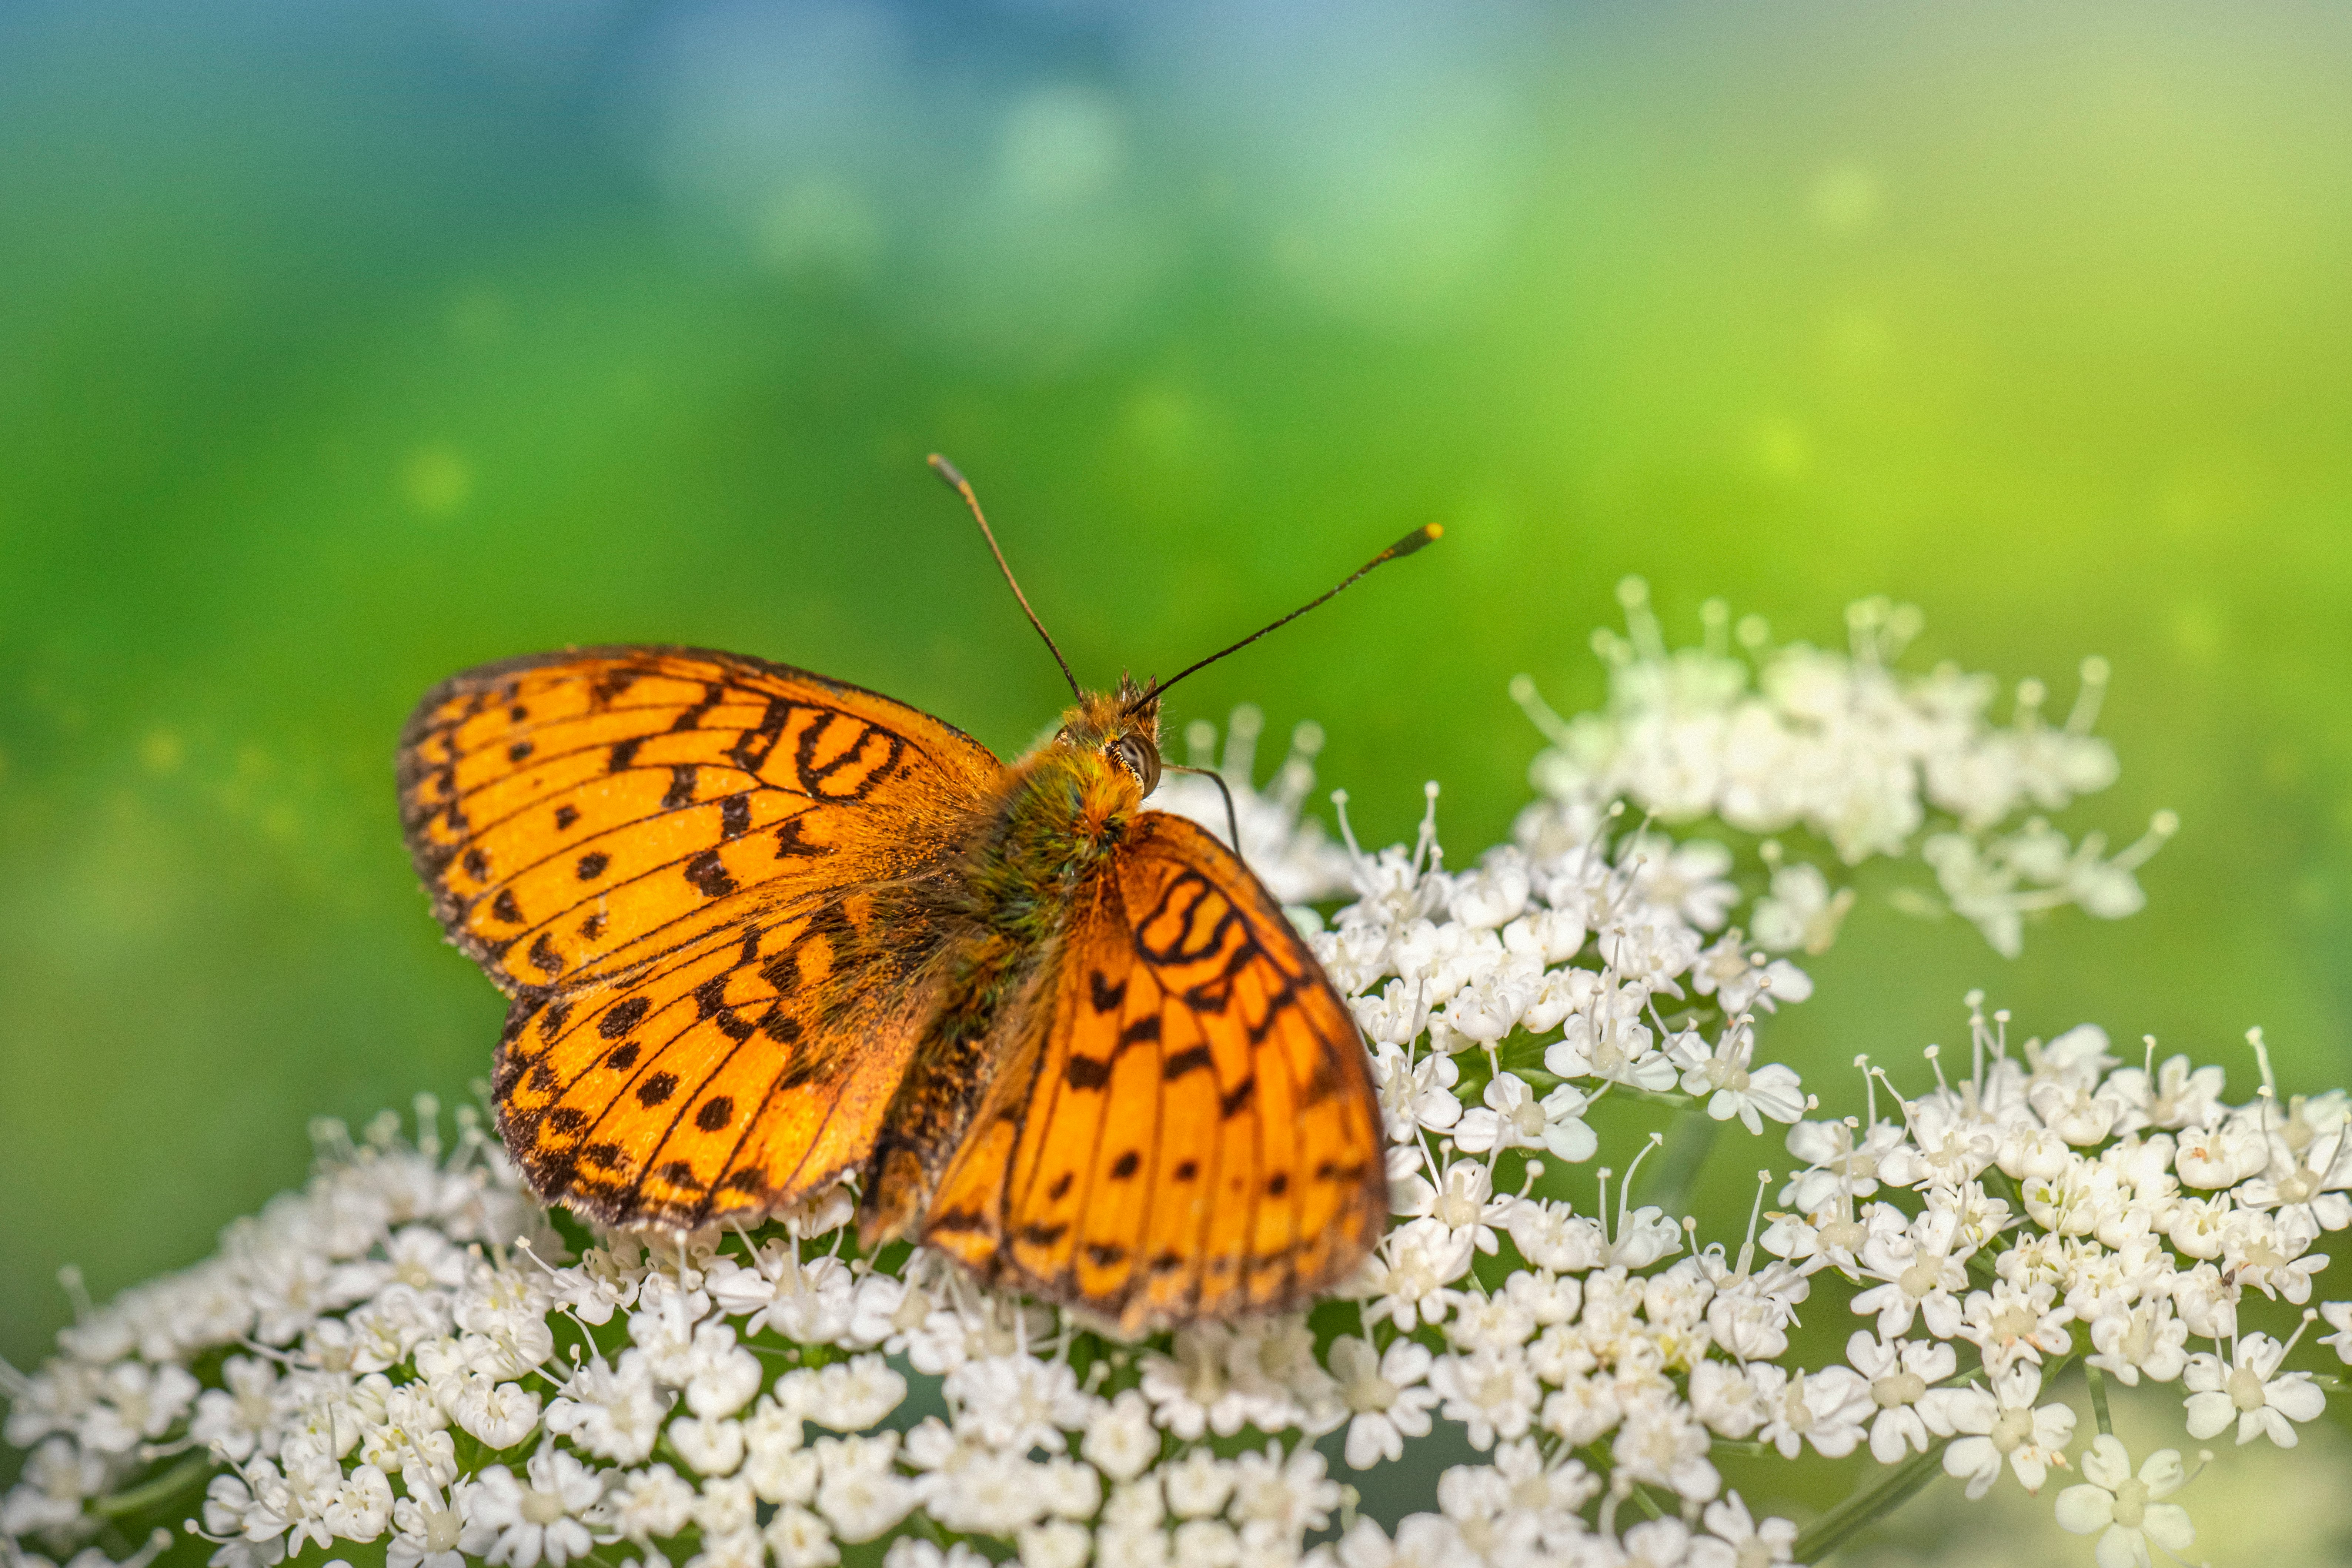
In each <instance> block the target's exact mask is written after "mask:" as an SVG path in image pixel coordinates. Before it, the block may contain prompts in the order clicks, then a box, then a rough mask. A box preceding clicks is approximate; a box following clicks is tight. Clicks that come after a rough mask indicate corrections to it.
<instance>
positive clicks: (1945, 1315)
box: [1853, 1203, 1974, 1339]
mask: <svg viewBox="0 0 2352 1568" xmlns="http://www.w3.org/2000/svg"><path fill="white" fill-rule="evenodd" d="M1890 1212H1891V1211H1890ZM1895 1219H1896V1220H1897V1221H1899V1220H1900V1219H1901V1216H1900V1215H1895ZM1973 1250H1974V1248H1972V1247H1969V1246H1967V1245H1966V1244H1965V1243H1964V1242H1963V1241H1962V1239H1961V1237H1960V1216H1959V1215H1958V1211H1957V1210H1955V1209H1953V1208H1950V1207H1948V1206H1939V1205H1935V1204H1933V1203H1931V1204H1930V1206H1929V1207H1928V1208H1927V1210H1926V1211H1925V1212H1923V1213H1921V1214H1920V1215H1917V1216H1916V1217H1914V1218H1913V1219H1912V1220H1911V1221H1910V1223H1909V1224H1907V1225H1904V1226H1901V1228H1899V1229H1898V1228H1895V1226H1885V1227H1884V1228H1876V1227H1874V1229H1873V1230H1872V1232H1871V1237H1870V1239H1869V1240H1868V1241H1866V1242H1864V1244H1863V1248H1862V1259H1861V1261H1862V1272H1863V1274H1864V1277H1866V1278H1868V1279H1876V1280H1879V1281H1881V1283H1880V1284H1877V1285H1874V1286H1873V1287H1872V1288H1871V1289H1867V1290H1864V1291H1863V1292H1862V1293H1861V1294H1860V1295H1858V1296H1856V1297H1855V1298H1854V1299H1853V1310H1855V1311H1857V1312H1875V1313H1877V1314H1878V1331H1879V1333H1880V1335H1881V1336H1882V1337H1884V1338H1886V1339H1893V1338H1895V1336H1896V1335H1898V1334H1902V1333H1905V1332H1907V1331H1909V1329H1910V1327H1911V1320H1912V1317H1913V1315H1914V1314H1915V1313H1918V1312H1921V1311H1924V1312H1925V1313H1926V1315H1927V1328H1928V1331H1929V1332H1931V1333H1933V1334H1934V1335H1935V1336H1936V1337H1937V1339H1949V1338H1951V1337H1952V1335H1953V1334H1955V1333H1957V1332H1958V1331H1959V1327H1960V1314H1961V1309H1960V1303H1959V1301H1958V1300H1956V1299H1955V1298H1954V1297H1953V1295H1952V1292H1953V1291H1955V1290H1960V1289H1967V1287H1968V1282H1969V1271H1968V1268H1967V1267H1966V1265H1967V1261H1968V1258H1969V1254H1970V1253H1971V1252H1972V1251H1973Z"/></svg>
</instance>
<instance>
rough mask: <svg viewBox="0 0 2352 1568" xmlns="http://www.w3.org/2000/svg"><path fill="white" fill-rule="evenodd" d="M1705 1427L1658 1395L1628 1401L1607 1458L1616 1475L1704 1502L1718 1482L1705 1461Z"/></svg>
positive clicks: (1677, 1406) (1713, 1494) (1707, 1441)
mask: <svg viewBox="0 0 2352 1568" xmlns="http://www.w3.org/2000/svg"><path fill="white" fill-rule="evenodd" d="M1708 1444H1709V1438H1708V1436H1707V1430H1706V1427H1704V1426H1700V1425H1699V1424H1698V1423H1697V1422H1696V1421H1694V1420H1692V1419H1691V1418H1690V1414H1689V1412H1688V1410H1687V1409H1686V1408H1685V1407H1684V1406H1682V1405H1679V1404H1677V1403H1676V1402H1675V1401H1674V1400H1672V1399H1670V1398H1666V1397H1664V1396H1663V1395H1659V1394H1650V1395H1648V1396H1646V1397H1643V1398H1638V1399H1633V1400H1629V1401H1628V1402H1627V1403H1626V1406H1625V1416H1624V1419H1623V1421H1622V1422H1621V1423H1620V1424H1619V1425H1618V1427H1617V1438H1616V1441H1615V1442H1614V1443H1612V1445H1611V1446H1610V1450H1609V1456H1610V1458H1612V1459H1614V1460H1615V1461H1616V1462H1617V1473H1618V1474H1620V1475H1622V1476H1628V1477H1631V1478H1632V1479H1634V1480H1636V1481H1641V1482H1644V1483H1646V1484H1648V1485H1650V1486H1657V1487H1665V1488H1668V1489H1671V1490H1673V1491H1675V1492H1677V1493H1679V1494H1681V1495H1682V1496H1683V1497H1685V1498H1686V1499H1688V1500H1691V1501H1693V1502H1705V1501H1706V1500H1708V1499H1709V1498H1712V1497H1713V1496H1715V1494H1716V1492H1717V1489H1720V1487H1721V1486H1722V1484H1723V1483H1722V1480H1721V1478H1720V1477H1719V1476H1717V1473H1716V1468H1715V1466H1714V1465H1713V1464H1712V1463H1710V1462H1709V1461H1708V1459H1707V1448H1708Z"/></svg>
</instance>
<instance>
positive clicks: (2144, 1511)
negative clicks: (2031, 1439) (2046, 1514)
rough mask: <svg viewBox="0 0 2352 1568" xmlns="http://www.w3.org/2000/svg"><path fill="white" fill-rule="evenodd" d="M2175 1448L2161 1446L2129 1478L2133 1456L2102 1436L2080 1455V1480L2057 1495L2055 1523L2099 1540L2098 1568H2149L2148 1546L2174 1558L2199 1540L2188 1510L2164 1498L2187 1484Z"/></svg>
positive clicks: (2109, 1437) (2114, 1441)
mask: <svg viewBox="0 0 2352 1568" xmlns="http://www.w3.org/2000/svg"><path fill="white" fill-rule="evenodd" d="M2187 1480H2188V1477H2187V1475H2186V1473H2185V1472H2184V1471H2183V1469H2182V1468H2181V1463H2180V1454H2179V1450H2177V1449H2173V1448H2159V1449H2158V1450H2157V1451H2156V1452H2155V1453H2153V1454H2151V1455H2149V1456H2148V1458H2147V1463H2146V1464H2144V1465H2142V1466H2141V1467H2140V1468H2139V1473H2138V1474H2137V1475H2134V1474H2132V1468H2131V1455H2130V1454H2129V1453H2128V1452H2126V1449H2125V1448H2124V1446H2123V1444H2122V1443H2121V1442H2119V1441H2118V1440H2116V1438H2114V1437H2112V1436H2107V1435H2106V1434H2105V1433H2101V1434H2100V1435H2099V1436H2096V1437H2094V1438H2092V1439H2091V1447H2090V1448H2089V1450H2088V1451H2087V1452H2085V1453H2084V1456H2083V1480H2082V1483H2081V1484H2080V1485H2077V1486H2071V1487H2068V1488H2067V1489H2065V1490H2064V1491H2062V1492H2060V1493H2059V1494H2058V1523H2059V1525H2060V1527H2061V1528H2063V1529H2065V1530H2070V1531H2074V1533H2075V1534H2076V1535H2096V1536H2098V1538H2099V1544H2098V1562H2099V1568H2148V1564H2149V1563H2150V1557H2149V1554H2148V1550H2147V1548H2148V1542H2155V1543H2156V1544H2157V1545H2158V1546H2161V1547H2163V1548H2164V1549H2165V1551H2167V1552H2171V1553H2173V1554H2174V1555H2175V1556H2176V1557H2177V1556H2178V1555H2179V1553H2180V1552H2185V1551H2187V1550H2188V1549H2189V1543H2190V1542H2194V1541H2195V1540H2196V1539H2197V1530H2196V1527H2195V1526H2193V1525H2191V1524H2190V1523H2189V1510H2186V1509H2184V1508H2182V1507H2181V1506H2180V1505H2179V1504H2178V1503H2169V1502H2166V1501H2164V1499H2165V1498H2168V1497H2170V1496H2171V1495H2172V1494H2173V1493H2174V1492H2177V1491H2179V1489H2181V1487H2182V1486H2183V1485H2185V1484H2186V1482H2187Z"/></svg>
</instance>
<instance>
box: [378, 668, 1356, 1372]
mask: <svg viewBox="0 0 2352 1568" xmlns="http://www.w3.org/2000/svg"><path fill="white" fill-rule="evenodd" d="M1157 742H1158V705H1157V700H1156V698H1154V697H1151V696H1150V695H1147V694H1143V693H1139V692H1138V691H1137V690H1135V689H1133V688H1132V687H1129V686H1125V685H1123V686H1122V688H1121V689H1120V690H1119V691H1118V692H1116V693H1097V694H1092V695H1088V696H1085V697H1082V698H1081V700H1079V702H1078V703H1077V705H1076V706H1075V707H1073V708H1072V709H1070V710H1068V712H1067V713H1066V715H1065V716H1064V720H1063V723H1062V726H1061V729H1060V730H1059V731H1057V732H1056V733H1055V736H1054V737H1053V738H1052V739H1050V740H1049V741H1047V742H1045V744H1043V745H1041V746H1039V747H1038V748H1036V749H1035V750H1034V751H1033V752H1030V753H1029V754H1028V755H1026V756H1024V757H1023V758H1021V759H1020V760H1019V761H1018V762H1016V763H1013V764H1011V765H1009V766H1008V765H1007V764H1005V763H1002V762H1000V761H999V760H998V759H997V758H996V757H995V756H994V755H992V753H991V752H989V751H988V750H987V748H985V747H983V746H982V745H981V744H980V743H979V742H977V741H974V740H972V739H971V737H970V736H968V735H966V734H964V733H963V732H962V731H959V730H956V729H954V728H953V727H951V726H950V725H947V724H945V723H942V722H940V721H939V720H937V719H934V718H931V717H930V716H929V715H927V714H925V713H922V712H920V711H919V710H915V709H912V708H909V707H908V706H906V705H905V704H902V703H898V702H895V701H892V700H890V699H888V698H886V697H882V696H879V695H877V694H876V693H874V692H870V691H866V690H864V689H860V688H857V687H855V686H850V685H846V684H845V683H843V682H839V681H834V680H828V679H824V678H823V677H821V676H816V675H812V674H809V673H807V672H805V671H803V670H797V669H792V668H786V667H784V666H781V665H773V664H768V663H765V662H763V661H761V660H758V659H752V658H742V657H739V656H735V655H730V654H720V653H709V652H704V651H700V650H695V649H684V648H649V647H620V648H592V649H586V650H581V651H576V652H566V653H562V654H550V655H542V656H539V657H535V658H525V659H519V660H513V661H510V662H508V663H504V664H496V665H488V666H485V667H483V668H479V669H475V670H470V671H468V672H467V673H465V674H463V675H459V676H457V677H456V678H455V679H451V680H449V681H447V682H446V683H444V684H443V685H442V686H441V687H439V688H438V689H436V690H434V691H433V692H432V693H430V694H429V695H428V696H427V697H426V698H425V700H424V702H423V703H422V704H421V705H420V706H419V707H418V709H417V710H416V712H415V716H414V717H413V718H412V719H411V721H410V722H409V725H408V728H407V730H406V731H405V732H404V736H403V738H402V742H401V749H400V758H399V778H400V797H401V807H402V815H403V820H404V826H405V828H406V832H407V837H408V843H409V847H410V849H411V852H412V854H413V856H414V858H415V862H416V866H417V869H418V872H419V874H420V875H421V876H422V877H423V879H424V881H425V887H426V889H427V890H428V891H429V893H430V894H431V896H432V899H433V904H434V910H435V912H436V914H437V915H438V916H439V917H440V919H441V921H442V922H443V924H444V925H445V926H446V929H447V931H448V932H449V935H450V937H451V939H452V940H453V941H454V942H456V943H457V945H458V946H459V947H460V948H461V949H463V950H464V951H465V952H467V954H468V956H470V957H472V958H473V959H474V960H475V961H476V962H477V963H480V964H481V966H482V967H483V969H484V970H485V971H486V972H487V973H488V974H489V976H490V978H491V980H492V981H493V982H495V983H496V984H498V985H499V988H500V989H501V990H502V991H504V992H505V993H506V994H507V995H508V996H509V998H510V1001H511V1005H510V1007H509V1013H508V1017H507V1023H506V1027H505V1030H504V1033H503V1036H502V1037H501V1039H500V1042H499V1048H498V1056H497V1066H496V1071H495V1074H494V1078H493V1096H494V1100H495V1103H496V1108H497V1113H498V1121H499V1131H500V1133H501V1134H502V1135H503V1137H504V1138H505V1141H506V1143H507V1147H508V1148H509V1151H510V1152H512V1153H513V1155H514V1157H515V1159H516V1161H517V1162H518V1163H519V1164H520V1167H521V1168H522V1170H523V1171H524V1173H526V1174H527V1175H528V1176H529V1178H530V1182H531V1184H532V1185H533V1186H534V1187H535V1188H536V1189H537V1190H538V1191H539V1192H540V1194H541V1195H542V1196H544V1197H546V1198H548V1199H549V1200H551V1201H560V1202H562V1203H564V1204H567V1205H571V1206H572V1207H574V1208H577V1209H579V1210H581V1211H582V1212H583V1213H585V1214H588V1215H593V1217H595V1218H596V1219H598V1220H600V1221H602V1222H604V1223H605V1224H609V1225H615V1226H650V1227H656V1228H661V1229H667V1230H677V1231H683V1230H690V1229H694V1228H698V1227H700V1226H705V1225H709V1224H712V1223H714V1222H721V1221H733V1222H744V1223H749V1222H752V1221H755V1220H757V1219H758V1218H759V1217H761V1216H762V1215H767V1214H769V1213H771V1212H773V1211H776V1210H780V1209H782V1208H785V1207H787V1206H789V1205H793V1204H795V1203H798V1202H801V1201H803V1200H804V1199H806V1198H808V1197H810V1196H812V1195H814V1194H821V1193H823V1192H824V1191H826V1190H827V1189H829V1188H830V1187H832V1186H833V1185H834V1184H835V1183H837V1182H839V1181H841V1180H842V1179H843V1178H844V1177H845V1176H852V1175H855V1176H856V1177H858V1178H859V1186H860V1192H861V1197H862V1201H861V1206H860V1213H859V1226H860V1233H861V1237H863V1239H864V1240H865V1241H866V1244H867V1245H869V1246H872V1245H878V1244H879V1243H881V1242H882V1241H885V1240H888V1239H890V1238H893V1237H899V1236H908V1237H914V1238H917V1239H919V1240H921V1241H923V1242H925V1243H927V1244H929V1245H930V1246H933V1247H938V1248H939V1249H940V1250H942V1251H944V1252H946V1253H947V1254H949V1255H950V1256H951V1257H953V1258H956V1259H957V1260H959V1261H960V1262H961V1263H962V1264H963V1265H964V1266H965V1267H967V1268H970V1269H971V1270H972V1271H973V1272H974V1273H975V1274H977V1275H978V1276H980V1277H981V1278H982V1279H987V1280H989V1281H992V1282H994V1283H999V1284H1003V1285H1006V1286H1011V1287H1014V1288H1018V1289H1025V1290H1028V1291H1031V1292H1033V1293H1034V1294H1036V1295H1038V1296H1040V1297H1043V1298H1045V1299H1047V1300H1055V1301H1060V1302H1064V1303H1066V1304H1070V1305H1073V1306H1079V1307H1084V1308H1087V1309H1089V1310H1094V1311H1097V1312H1100V1313H1103V1314H1106V1315H1108V1316H1111V1317H1115V1318H1118V1320H1119V1321H1121V1322H1122V1323H1123V1324H1124V1325H1126V1326H1127V1327H1128V1328H1129V1329H1139V1328H1143V1327H1147V1326H1154V1325H1163V1324H1169V1323H1177V1322H1182V1321H1189V1320H1192V1319H1194V1318H1199V1317H1213V1316H1231V1315H1235V1314H1240V1313H1248V1312H1261V1311H1270V1310H1279V1309H1281V1308H1284V1307H1286V1306H1290V1305H1293V1304H1295V1303H1297V1302H1298V1301H1300V1300H1303V1299H1304V1298H1305V1297H1307V1296H1308V1295H1311V1294H1313V1293H1314V1292H1315V1291H1317V1290H1318V1289H1324V1288H1327V1287H1328V1286H1329V1285H1331V1284H1333V1283H1334V1282H1336V1281H1337V1280H1339V1279H1341V1278H1342V1277H1344V1276H1345V1275H1346V1274H1348V1273H1349V1272H1350V1271H1351V1270H1352V1269H1353V1268H1355V1266H1356V1265H1357V1264H1358V1263H1359V1262H1360V1260H1361V1259H1362V1258H1363V1257H1364V1256H1365V1254H1366V1253H1367V1252H1368V1251H1369V1250H1370V1247H1371V1245H1372V1243H1373V1242H1374V1241H1375V1240H1376V1239H1377V1238H1378V1237H1379V1234H1380V1231H1381V1225H1382V1224H1383V1221H1384V1218H1385V1215H1386V1212H1387V1202H1386V1184H1385V1178H1384V1174H1383V1170H1382V1164H1381V1152H1382V1148H1383V1144H1382V1140H1381V1120H1380V1110H1379V1105H1378V1101H1377V1099H1376V1097H1375V1095H1374V1092H1373V1088H1372V1084H1371V1079H1370V1067H1369V1062H1368V1060H1367V1058H1366V1056H1365V1053H1364V1048H1363V1046H1362V1044H1361V1042H1360V1038H1359V1037H1358V1035H1357V1032H1356V1029H1355V1026H1354V1023H1353V1020H1352V1018H1351V1016H1350V1015H1349V1010H1348V1008H1347V1006H1346V1005H1345V1004H1344V1003H1343V1002H1342V1001H1341V999H1340V998H1339V995H1338V994H1337V993H1336V992H1335V991H1333V989H1332V988H1331V985H1330V984H1329V982H1328V981H1327V980H1326V979H1325V978H1324V976H1323V974H1322V972H1321V971H1320V969H1319V968H1318V966H1317V964H1316V962H1315V959H1314V957H1313V955H1312V953H1311V952H1309V951H1308V950H1307V946H1306V944H1305V943H1304V942H1302V941H1300V939H1299V938H1298V936H1297V933H1296V932H1295V931H1293V930H1292V928H1291V926H1290V923H1289V921H1287V920H1286V919H1285V917H1284V916H1283V914H1282V911H1281V910H1280V908H1279V907H1278V906H1277V905H1276V903H1275V901H1274V900H1273V899H1272V898H1271V897H1270V896H1269V895H1268V894H1267V892H1266V891H1265V888H1264V887H1263V886H1261V885H1260V884H1259V882H1258V880H1257V879H1256V878H1255V877H1254V876H1253V875H1251V873H1250V872H1249V870H1248V869H1247V868H1246V867H1244V865H1243V864H1242V863H1241V861H1240V860H1239V859H1238V858H1235V857H1234V855H1233V853H1232V852H1230V851H1229V850H1227V849H1226V848H1225V847H1224V846H1223V844H1221V843H1219V842H1218V841H1217V840H1216V839H1215V838H1213V837H1211V836H1210V835H1209V834H1207V833H1205V832H1203V831H1202V830H1201V829H1200V828H1198V827H1196V826H1193V825H1192V823H1190V822H1189V821H1186V820H1185V819H1183V818H1181V817H1178V816H1171V815H1168V814H1165V813H1161V812H1156V811H1150V810H1147V809H1145V807H1144V804H1143V803H1144V799H1145V796H1146V795H1147V794H1148V793H1149V789H1150V785H1151V784H1154V783H1156V782H1157V778H1158V772H1159V763H1158V750H1157Z"/></svg>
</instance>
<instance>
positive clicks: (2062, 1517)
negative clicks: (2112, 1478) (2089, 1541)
mask: <svg viewBox="0 0 2352 1568" xmlns="http://www.w3.org/2000/svg"><path fill="white" fill-rule="evenodd" d="M2084 1468H2086V1469H2087V1468H2089V1467H2088V1466H2087V1465H2085V1466H2084ZM2115 1517H2116V1500H2115V1496H2114V1494H2113V1493H2111V1492H2109V1491H2108V1490H2107V1489H2105V1488H2104V1487H2095V1486H2087V1485H2085V1486H2074V1487H2068V1488H2067V1489H2065V1490H2064V1491H2063V1492H2060V1493H2059V1494H2058V1526H2059V1528H2060V1529H2062V1530H2071V1531H2074V1533H2075V1534H2077V1535H2088V1534H2090V1533H2091V1531H2095V1530H2105V1529H2106V1527H2107V1526H2108V1525H2109V1524H2111V1523H2113V1522H2114V1521H2115Z"/></svg>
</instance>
